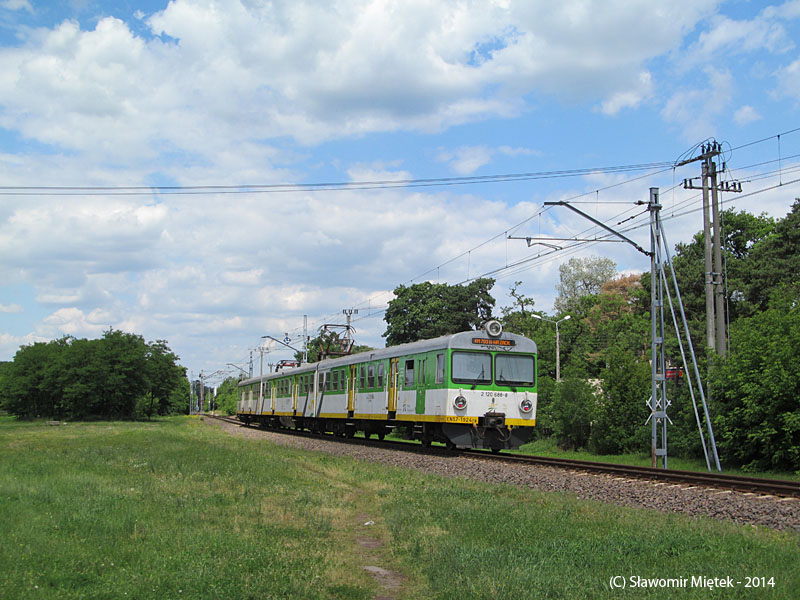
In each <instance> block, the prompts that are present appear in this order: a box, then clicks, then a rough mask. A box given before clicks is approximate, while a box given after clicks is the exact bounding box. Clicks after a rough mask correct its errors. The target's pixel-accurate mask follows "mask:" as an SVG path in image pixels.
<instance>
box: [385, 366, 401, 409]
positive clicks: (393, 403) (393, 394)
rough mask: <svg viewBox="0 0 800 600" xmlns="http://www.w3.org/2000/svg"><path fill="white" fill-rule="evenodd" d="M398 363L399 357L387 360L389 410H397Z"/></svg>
mask: <svg viewBox="0 0 800 600" xmlns="http://www.w3.org/2000/svg"><path fill="white" fill-rule="evenodd" d="M399 364H400V359H399V358H393V359H391V360H390V361H389V406H388V407H389V412H397V376H398V371H399V369H398V365H399Z"/></svg>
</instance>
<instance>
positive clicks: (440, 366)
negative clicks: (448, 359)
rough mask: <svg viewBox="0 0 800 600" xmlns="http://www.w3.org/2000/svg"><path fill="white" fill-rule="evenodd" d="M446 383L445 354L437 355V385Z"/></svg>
mask: <svg viewBox="0 0 800 600" xmlns="http://www.w3.org/2000/svg"><path fill="white" fill-rule="evenodd" d="M443 381H444V354H437V355H436V383H442V382H443Z"/></svg>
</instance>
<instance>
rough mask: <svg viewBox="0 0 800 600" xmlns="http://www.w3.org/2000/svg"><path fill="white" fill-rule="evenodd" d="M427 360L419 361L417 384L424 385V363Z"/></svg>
mask: <svg viewBox="0 0 800 600" xmlns="http://www.w3.org/2000/svg"><path fill="white" fill-rule="evenodd" d="M426 362H427V360H425V359H424V358H423V359H422V360H420V361H419V384H420V385H425V363H426Z"/></svg>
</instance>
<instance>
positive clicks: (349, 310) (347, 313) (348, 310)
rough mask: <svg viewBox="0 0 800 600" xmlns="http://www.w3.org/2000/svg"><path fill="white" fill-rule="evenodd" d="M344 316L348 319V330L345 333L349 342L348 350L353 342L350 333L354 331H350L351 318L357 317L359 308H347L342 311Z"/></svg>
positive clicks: (345, 337)
mask: <svg viewBox="0 0 800 600" xmlns="http://www.w3.org/2000/svg"><path fill="white" fill-rule="evenodd" d="M342 314H343V315H345V316H346V317H347V330H346V331H345V334H344V339H346V340H347V348H350V346H351V342H352V339H351V337H350V332H351V331H352V330H351V329H350V318H351V317H352V316H353V315H357V314H358V309H357V308H345V309H342Z"/></svg>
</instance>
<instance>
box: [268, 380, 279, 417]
mask: <svg viewBox="0 0 800 600" xmlns="http://www.w3.org/2000/svg"><path fill="white" fill-rule="evenodd" d="M277 396H278V382H277V381H270V382H269V397H270V403H269V408H270V411H271V413H272V414H273V415H274V414H275V400H276V399H277Z"/></svg>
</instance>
